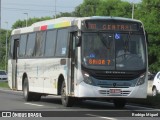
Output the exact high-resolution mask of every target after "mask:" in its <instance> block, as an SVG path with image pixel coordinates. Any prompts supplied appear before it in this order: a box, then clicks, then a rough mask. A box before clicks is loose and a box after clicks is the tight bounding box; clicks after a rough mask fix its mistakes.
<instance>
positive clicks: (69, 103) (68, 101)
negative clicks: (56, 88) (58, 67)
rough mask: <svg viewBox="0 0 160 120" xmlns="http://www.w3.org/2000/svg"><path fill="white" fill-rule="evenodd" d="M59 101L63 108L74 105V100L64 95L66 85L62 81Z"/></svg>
mask: <svg viewBox="0 0 160 120" xmlns="http://www.w3.org/2000/svg"><path fill="white" fill-rule="evenodd" d="M61 101H62V105H64V106H65V107H72V106H73V104H74V98H73V97H70V96H67V95H66V84H65V82H64V81H63V83H62V87H61Z"/></svg>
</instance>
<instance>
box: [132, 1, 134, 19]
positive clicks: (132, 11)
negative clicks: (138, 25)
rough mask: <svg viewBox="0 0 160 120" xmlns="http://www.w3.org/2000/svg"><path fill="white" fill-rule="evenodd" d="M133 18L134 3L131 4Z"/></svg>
mask: <svg viewBox="0 0 160 120" xmlns="http://www.w3.org/2000/svg"><path fill="white" fill-rule="evenodd" d="M133 17H134V3H132V19H133Z"/></svg>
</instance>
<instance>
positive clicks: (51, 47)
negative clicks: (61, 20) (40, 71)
mask: <svg viewBox="0 0 160 120" xmlns="http://www.w3.org/2000/svg"><path fill="white" fill-rule="evenodd" d="M56 33H57V31H56V30H52V31H47V37H46V46H45V56H46V57H51V56H54V52H55V43H56Z"/></svg>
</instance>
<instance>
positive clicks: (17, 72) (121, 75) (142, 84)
mask: <svg viewBox="0 0 160 120" xmlns="http://www.w3.org/2000/svg"><path fill="white" fill-rule="evenodd" d="M146 41H147V40H146V33H145V30H144V27H143V24H142V23H141V22H140V21H139V20H133V19H128V18H119V17H102V16H93V17H82V18H73V17H63V18H58V19H53V20H47V21H42V22H37V23H34V24H33V25H31V26H29V27H25V28H19V29H15V30H13V31H12V35H11V41H10V51H9V60H8V83H9V86H10V88H11V89H13V90H22V91H23V93H24V98H25V100H26V101H31V100H40V99H41V96H43V95H61V101H62V104H63V105H64V106H72V105H73V103H74V101H75V99H98V98H100V99H111V100H113V102H114V105H115V106H116V107H119V108H122V107H124V106H125V104H126V100H127V99H129V98H146V96H147V77H148V76H147V73H148V59H147V42H146Z"/></svg>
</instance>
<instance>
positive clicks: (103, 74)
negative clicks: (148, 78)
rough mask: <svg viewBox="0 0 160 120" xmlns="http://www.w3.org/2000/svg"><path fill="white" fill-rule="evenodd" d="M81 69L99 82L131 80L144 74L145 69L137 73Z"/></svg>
mask: <svg viewBox="0 0 160 120" xmlns="http://www.w3.org/2000/svg"><path fill="white" fill-rule="evenodd" d="M82 69H83V70H84V71H85V72H87V73H89V74H90V75H91V76H92V77H94V78H96V79H99V80H133V79H136V78H138V77H139V76H140V75H141V74H143V73H144V72H145V69H144V70H139V71H105V70H92V69H87V68H84V67H82Z"/></svg>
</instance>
